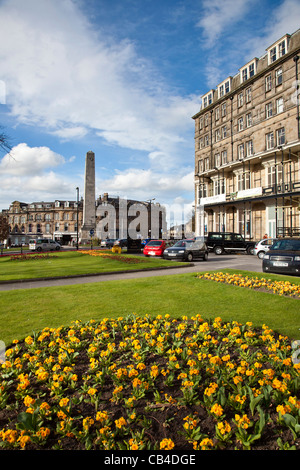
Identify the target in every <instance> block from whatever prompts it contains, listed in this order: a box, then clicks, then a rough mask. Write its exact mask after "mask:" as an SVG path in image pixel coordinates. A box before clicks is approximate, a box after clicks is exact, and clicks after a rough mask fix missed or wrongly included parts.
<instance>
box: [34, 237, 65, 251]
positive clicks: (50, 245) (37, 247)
mask: <svg viewBox="0 0 300 470" xmlns="http://www.w3.org/2000/svg"><path fill="white" fill-rule="evenodd" d="M60 249H61V245H60V244H59V243H57V242H56V241H55V240H51V239H50V238H38V239H37V240H29V250H31V251H54V250H56V251H58V250H60Z"/></svg>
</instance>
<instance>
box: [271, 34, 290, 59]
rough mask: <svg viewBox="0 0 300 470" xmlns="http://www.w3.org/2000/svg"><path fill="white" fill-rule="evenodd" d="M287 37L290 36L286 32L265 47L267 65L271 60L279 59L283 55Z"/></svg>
mask: <svg viewBox="0 0 300 470" xmlns="http://www.w3.org/2000/svg"><path fill="white" fill-rule="evenodd" d="M289 37H290V36H289V35H288V34H287V35H286V36H284V37H283V38H281V39H279V41H277V42H276V43H275V44H272V46H270V47H269V48H268V49H267V51H268V63H269V65H270V64H273V62H275V61H276V60H278V59H280V57H282V56H284V55H285V54H286V53H287V48H288V39H289Z"/></svg>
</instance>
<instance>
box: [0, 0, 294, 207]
mask: <svg viewBox="0 0 300 470" xmlns="http://www.w3.org/2000/svg"><path fill="white" fill-rule="evenodd" d="M299 18H300V2H299V0H223V1H219V0H85V1H84V0H26V1H25V2H24V0H0V44H1V46H0V85H1V87H0V124H1V125H2V126H3V127H4V131H5V132H6V134H7V135H8V136H9V137H10V140H11V143H12V145H13V150H12V152H11V155H10V156H9V155H5V153H3V152H2V153H1V154H0V210H1V209H5V208H8V206H9V204H10V203H11V202H12V201H14V200H20V201H22V202H34V201H53V200H55V199H70V200H71V199H73V200H74V199H76V187H77V186H78V187H79V188H80V194H81V195H82V194H83V190H84V164H85V154H86V152H87V151H89V150H92V151H94V152H95V155H96V194H97V195H99V194H103V193H104V192H108V193H109V194H111V195H116V196H120V197H126V198H134V199H138V200H149V199H152V198H155V199H156V201H157V202H160V203H162V204H166V205H172V204H181V205H183V204H185V205H186V206H187V207H192V204H193V200H194V187H193V179H194V176H193V175H194V121H193V119H192V116H193V115H194V114H196V113H197V112H198V111H199V108H200V98H201V95H203V94H205V93H206V92H207V91H209V90H210V89H211V88H215V87H216V86H217V85H218V84H219V83H220V82H221V81H223V79H225V78H227V76H229V75H235V74H236V73H237V72H238V69H239V68H240V67H241V66H242V65H244V64H246V63H247V62H248V61H249V60H251V59H252V58H254V57H260V56H261V55H263V54H264V53H265V49H266V48H267V47H268V46H269V45H271V44H272V43H273V42H274V41H275V40H277V39H279V38H280V37H281V36H283V35H284V34H286V33H293V32H294V31H296V30H297V29H298V28H299V26H300V25H299Z"/></svg>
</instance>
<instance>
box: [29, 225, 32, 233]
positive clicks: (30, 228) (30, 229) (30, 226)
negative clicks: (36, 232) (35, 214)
mask: <svg viewBox="0 0 300 470" xmlns="http://www.w3.org/2000/svg"><path fill="white" fill-rule="evenodd" d="M28 232H29V233H31V232H32V224H29V225H28Z"/></svg>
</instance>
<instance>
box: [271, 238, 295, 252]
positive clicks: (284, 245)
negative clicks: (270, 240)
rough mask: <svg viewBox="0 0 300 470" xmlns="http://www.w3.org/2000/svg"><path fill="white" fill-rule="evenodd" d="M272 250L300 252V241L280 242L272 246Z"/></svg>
mask: <svg viewBox="0 0 300 470" xmlns="http://www.w3.org/2000/svg"><path fill="white" fill-rule="evenodd" d="M271 249H272V250H290V251H300V240H278V241H277V242H275V243H274V245H272V247H271Z"/></svg>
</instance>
